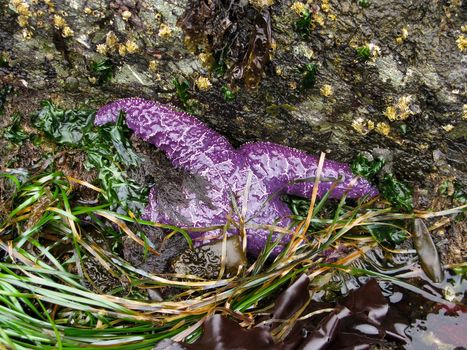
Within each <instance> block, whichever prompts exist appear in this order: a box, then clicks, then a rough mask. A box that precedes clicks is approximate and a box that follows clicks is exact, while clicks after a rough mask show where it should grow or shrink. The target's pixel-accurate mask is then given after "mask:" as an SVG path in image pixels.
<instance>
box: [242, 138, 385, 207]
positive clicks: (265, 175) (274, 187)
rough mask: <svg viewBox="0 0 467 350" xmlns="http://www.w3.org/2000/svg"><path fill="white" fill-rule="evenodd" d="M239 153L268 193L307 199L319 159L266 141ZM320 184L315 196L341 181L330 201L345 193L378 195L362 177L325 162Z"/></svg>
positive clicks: (338, 164) (347, 168)
mask: <svg viewBox="0 0 467 350" xmlns="http://www.w3.org/2000/svg"><path fill="white" fill-rule="evenodd" d="M240 152H241V153H242V154H243V155H244V157H246V158H247V159H248V162H249V164H250V167H251V169H252V170H253V172H254V173H255V174H256V176H257V177H258V180H259V181H262V182H264V183H265V184H266V187H267V188H268V190H269V191H270V192H271V191H282V193H287V194H291V195H296V196H301V197H307V198H308V197H310V196H311V192H312V189H313V184H314V178H315V176H316V170H317V167H318V159H317V158H316V157H314V156H312V155H309V154H307V153H305V152H303V151H300V150H297V149H294V148H290V147H286V146H281V145H278V144H274V143H269V142H255V143H249V144H245V145H243V146H242V147H241V149H240ZM321 177H322V178H323V179H324V180H325V181H322V182H321V183H320V184H319V188H318V195H319V196H323V195H324V194H325V193H326V192H327V191H328V190H329V188H330V187H331V185H332V183H333V181H335V180H338V179H340V180H339V181H340V182H339V184H338V185H337V187H336V188H335V189H334V191H333V192H332V194H331V198H340V197H342V195H343V194H344V192H346V191H347V196H348V197H349V198H359V197H362V196H364V195H368V196H370V197H373V196H375V195H377V194H378V191H377V190H376V188H375V187H374V186H373V185H371V184H370V183H369V182H368V181H366V180H365V179H362V178H358V179H356V180H355V183H354V184H353V186H351V181H352V179H353V178H354V177H355V176H354V175H353V174H352V172H351V170H350V168H349V166H348V165H347V164H343V163H339V162H335V161H332V160H326V161H325V162H324V166H323V169H322V173H321Z"/></svg>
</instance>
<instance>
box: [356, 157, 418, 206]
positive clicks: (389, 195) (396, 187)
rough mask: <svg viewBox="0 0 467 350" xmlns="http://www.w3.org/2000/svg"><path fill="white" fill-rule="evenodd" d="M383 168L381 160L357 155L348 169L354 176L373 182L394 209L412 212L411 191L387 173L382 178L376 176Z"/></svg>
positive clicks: (382, 160)
mask: <svg viewBox="0 0 467 350" xmlns="http://www.w3.org/2000/svg"><path fill="white" fill-rule="evenodd" d="M383 166H384V159H383V158H380V157H378V158H376V159H374V160H370V159H368V158H366V157H365V156H364V155H363V154H358V155H357V157H356V158H355V160H354V161H353V162H352V164H351V166H350V168H351V169H352V172H353V173H354V174H356V175H360V176H363V177H364V178H366V179H367V180H369V181H371V182H373V183H374V184H375V185H376V186H377V187H378V189H379V191H380V193H381V195H382V196H383V197H384V198H385V199H386V200H388V201H389V202H390V203H391V205H392V206H393V207H394V208H397V209H401V210H404V211H407V212H411V211H413V199H412V191H411V190H410V188H409V187H407V185H405V184H404V183H403V182H401V181H399V180H398V179H397V178H396V177H395V176H394V175H393V174H390V173H387V174H385V175H384V176H378V175H379V174H380V172H381V169H382V168H383Z"/></svg>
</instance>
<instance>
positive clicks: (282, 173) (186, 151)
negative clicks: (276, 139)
mask: <svg viewBox="0 0 467 350" xmlns="http://www.w3.org/2000/svg"><path fill="white" fill-rule="evenodd" d="M120 111H123V112H125V114H126V123H127V125H128V127H129V128H130V129H132V130H133V131H134V132H135V134H136V135H138V136H139V137H141V138H142V139H144V140H146V141H148V142H150V143H152V144H153V145H155V146H156V147H158V148H160V149H161V150H163V151H164V152H165V154H166V155H167V157H168V158H169V160H170V161H171V162H172V164H173V165H174V166H175V167H177V168H180V169H184V170H185V171H188V172H190V173H192V174H195V175H197V176H201V177H202V178H204V179H206V180H207V181H206V183H208V188H206V194H207V198H209V202H207V201H202V200H200V199H199V197H198V196H196V195H195V194H194V193H193V191H190V189H189V188H183V187H182V188H180V191H181V193H183V195H184V197H185V198H186V199H187V200H186V201H185V202H184V203H183V204H180V205H179V206H178V207H177V208H176V209H177V211H178V212H179V213H180V216H181V217H183V218H185V219H186V220H185V222H181V221H179V222H178V221H177V220H174V219H173V218H170V217H169V216H168V215H166V214H165V213H164V208H160V207H159V206H158V201H157V189H155V188H153V189H151V192H150V195H149V204H148V206H147V207H146V209H145V213H144V217H145V218H146V219H149V220H152V221H156V222H160V223H166V224H172V225H178V226H184V227H187V226H190V227H196V228H202V227H208V226H214V225H223V224H225V222H226V219H227V216H228V215H229V213H230V214H231V213H232V212H233V210H232V199H234V200H235V201H236V203H237V204H238V206H239V207H240V210H242V208H241V206H242V203H243V202H244V200H243V197H244V193H245V187H246V186H247V184H248V183H249V188H248V189H247V193H248V200H247V201H246V204H247V208H246V217H245V220H246V221H248V223H253V224H260V225H264V224H266V225H267V224H272V223H277V224H278V225H280V226H283V227H287V226H288V225H290V223H291V220H290V218H289V216H290V214H291V212H290V209H289V208H288V206H287V204H286V203H284V202H283V201H281V199H280V195H281V194H284V193H287V194H293V195H297V196H301V197H308V198H309V197H310V196H311V191H312V189H313V180H311V181H301V182H300V181H299V182H297V180H300V179H302V180H303V179H309V178H313V177H314V176H315V173H316V169H317V166H318V159H317V158H316V157H314V156H311V155H309V154H307V153H305V152H302V151H299V150H297V149H294V148H290V147H286V146H281V145H277V144H274V143H268V142H256V143H248V144H245V145H243V146H242V147H240V148H239V149H238V150H237V149H234V148H233V147H232V145H231V144H230V143H229V142H228V140H227V139H226V138H225V137H223V136H221V135H219V134H218V133H216V132H215V131H213V130H212V129H210V128H209V127H207V126H206V125H205V124H203V123H201V122H200V121H199V120H198V119H196V118H194V117H192V116H190V115H188V114H186V113H183V112H180V111H177V110H174V109H172V108H170V107H168V106H164V105H161V104H159V103H157V102H153V101H148V100H144V99H140V98H126V99H121V100H117V101H115V102H112V103H110V104H108V105H106V106H104V107H102V108H101V109H100V110H99V111H98V112H97V114H96V119H95V124H97V125H102V124H105V123H108V122H114V121H115V120H116V118H117V117H118V114H119V113H120ZM322 177H323V178H330V179H337V178H339V177H341V178H343V180H342V181H341V183H340V184H339V185H338V186H337V187H336V189H335V190H334V191H333V193H332V195H331V197H332V198H340V197H341V196H342V195H343V193H344V192H345V191H348V194H347V196H348V197H349V198H359V197H361V196H363V195H368V196H375V195H377V193H378V192H377V190H376V188H375V187H373V186H372V185H371V184H369V183H368V182H367V181H366V180H364V179H361V178H359V179H358V180H357V182H356V184H355V185H354V186H353V187H352V188H349V184H350V181H351V180H352V179H353V178H354V176H353V174H352V172H351V171H350V169H349V166H348V165H346V164H342V163H338V162H334V161H331V160H326V161H325V162H324V167H323V170H322ZM248 178H250V181H249V182H248V181H247V179H248ZM331 184H332V182H322V183H320V185H319V188H318V195H320V196H322V195H323V194H324V193H326V191H327V190H328V189H329V187H330V186H331ZM174 221H175V222H174ZM186 221H188V222H189V223H190V225H187V222H186ZM247 233H248V246H247V249H248V252H249V253H250V254H252V255H257V254H258V253H259V252H260V251H261V250H262V248H263V246H264V244H265V242H266V239H267V237H268V235H269V232H268V231H266V230H262V229H249V231H248V232H247ZM209 234H210V235H213V232H210V233H209ZM191 235H192V237H193V238H198V237H201V238H202V236H203V234H201V233H195V232H193V233H191ZM274 237H275V236H274V235H273V238H274ZM287 241H288V239H287V238H285V239H284V243H286V242H287ZM279 251H280V249H277V251H276V253H278V252H279Z"/></svg>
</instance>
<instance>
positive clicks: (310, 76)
mask: <svg viewBox="0 0 467 350" xmlns="http://www.w3.org/2000/svg"><path fill="white" fill-rule="evenodd" d="M301 71H302V73H303V78H302V88H303V89H305V90H308V89H311V88H313V86H315V83H316V73H317V72H318V66H317V65H316V64H314V63H307V64H305V65H304V66H303V67H302V69H301Z"/></svg>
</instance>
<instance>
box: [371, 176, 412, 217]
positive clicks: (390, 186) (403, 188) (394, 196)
mask: <svg viewBox="0 0 467 350" xmlns="http://www.w3.org/2000/svg"><path fill="white" fill-rule="evenodd" d="M378 189H379V190H380V192H381V194H382V195H383V197H384V198H385V199H387V200H388V201H389V202H390V203H391V204H392V205H393V206H394V208H397V209H401V210H404V211H407V212H412V211H413V199H412V191H411V190H410V188H409V187H408V186H407V185H405V184H404V183H403V182H401V181H399V180H398V179H397V178H396V177H395V176H394V175H393V174H385V175H384V177H383V179H382V180H381V181H380V182H379V183H378Z"/></svg>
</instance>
